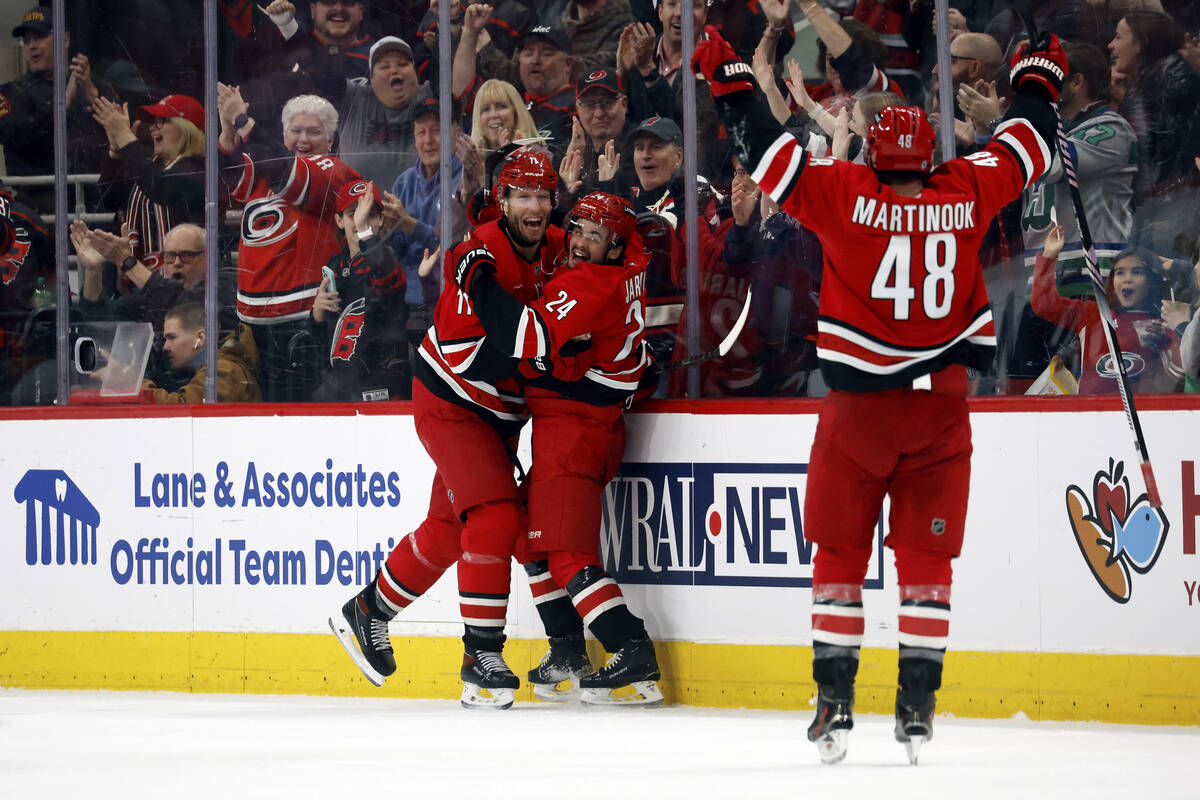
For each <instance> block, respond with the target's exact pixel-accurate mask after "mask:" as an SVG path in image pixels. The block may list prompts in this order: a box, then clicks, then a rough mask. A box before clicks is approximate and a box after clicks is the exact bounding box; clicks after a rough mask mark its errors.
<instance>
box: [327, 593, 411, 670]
mask: <svg viewBox="0 0 1200 800" xmlns="http://www.w3.org/2000/svg"><path fill="white" fill-rule="evenodd" d="M329 628H330V630H332V631H333V635H334V636H336V637H337V639H338V641H339V642H341V643H342V647H343V648H345V650H346V653H347V654H349V656H350V658H352V659H353V660H354V663H355V664H357V665H358V668H359V669H360V670H362V674H363V675H365V676H367V680H369V681H370V682H371V683H373V684H375V685H376V686H383V682H384V681H385V680H386V679H387V677H388V676H389V675H391V674H392V673H393V672H395V671H396V659H395V658H394V657H393V655H392V640H391V638H390V637H389V636H388V619H387V617H385V616H383V614H381V613H380V611H379V609H378V607H377V606H376V605H375V581H371V582H370V583H369V584H367V586H366V588H364V589H363V590H362V591H361V592H359V593H358V594H356V595H355V596H354V597H352V598H350V600H349V601H348V602H347V603H346V604H345V605H344V606H342V614H341V617H340V618H338V617H330V618H329Z"/></svg>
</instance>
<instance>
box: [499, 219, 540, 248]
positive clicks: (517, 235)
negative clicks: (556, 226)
mask: <svg viewBox="0 0 1200 800" xmlns="http://www.w3.org/2000/svg"><path fill="white" fill-rule="evenodd" d="M548 226H549V220H548V219H547V220H545V221H544V222H543V223H542V231H541V233H539V234H538V235H537V237H535V238H532V239H531V238H529V237H528V236H526V235H525V234H524V232H523V226H522V224H521V220H516V221H514V220H513V219H512V218H511V217H509V216H507V215H506V216H505V217H504V227H506V228H508V235H509V236H511V237H512V240H513V241H514V242H516V243H517V246H518V247H536V246H537V245H539V244H541V243H542V240H543V239H545V238H546V228H547V227H548Z"/></svg>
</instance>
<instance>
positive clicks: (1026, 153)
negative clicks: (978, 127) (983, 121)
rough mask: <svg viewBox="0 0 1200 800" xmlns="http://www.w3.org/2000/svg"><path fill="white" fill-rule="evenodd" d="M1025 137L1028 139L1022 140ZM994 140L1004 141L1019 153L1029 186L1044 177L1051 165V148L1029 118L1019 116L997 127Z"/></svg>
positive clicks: (1026, 184)
mask: <svg viewBox="0 0 1200 800" xmlns="http://www.w3.org/2000/svg"><path fill="white" fill-rule="evenodd" d="M1023 139H1024V140H1026V141H1022V140H1023ZM992 140H993V141H997V142H1003V143H1004V144H1006V145H1008V147H1009V148H1011V149H1012V150H1013V152H1015V153H1016V154H1017V159H1018V160H1019V161H1020V163H1021V173H1022V174H1023V175H1024V176H1025V186H1027V187H1028V186H1029V185H1030V184H1032V183H1033V182H1034V181H1036V180H1037V179H1038V178H1040V177H1042V175H1044V174H1045V173H1046V170H1047V169H1049V167H1050V148H1049V147H1047V146H1046V143H1045V142H1044V141H1042V137H1041V136H1040V135H1039V134H1038V132H1037V129H1035V128H1034V127H1033V126H1032V125H1030V124H1029V122H1028V121H1027V120H1024V119H1021V118H1019V117H1017V118H1014V119H1010V120H1008V121H1007V122H1005V123H1003V124H1001V125H1000V126H999V127H998V128H996V132H995V133H994V134H992ZM1030 142H1032V144H1033V145H1036V146H1037V150H1036V151H1033V150H1031V149H1030ZM1035 159H1036V160H1035Z"/></svg>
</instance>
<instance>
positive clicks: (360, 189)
mask: <svg viewBox="0 0 1200 800" xmlns="http://www.w3.org/2000/svg"><path fill="white" fill-rule="evenodd" d="M366 192H367V182H366V181H359V182H358V183H356V184H354V185H353V186H351V187H350V190H349V193H350V196H351V197H358V196H359V195H361V194H366Z"/></svg>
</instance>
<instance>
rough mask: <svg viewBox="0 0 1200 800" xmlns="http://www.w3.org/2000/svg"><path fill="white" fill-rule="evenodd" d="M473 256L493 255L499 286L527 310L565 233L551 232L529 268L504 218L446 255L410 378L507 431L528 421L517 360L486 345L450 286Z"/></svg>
mask: <svg viewBox="0 0 1200 800" xmlns="http://www.w3.org/2000/svg"><path fill="white" fill-rule="evenodd" d="M478 249H483V250H486V251H487V255H490V256H491V260H492V261H493V262H494V263H495V265H496V280H497V281H498V282H499V284H500V286H501V287H503V288H504V290H505V291H507V292H508V293H510V294H512V295H513V296H514V297H516V298H517V299H519V300H520V301H521V302H522V303H531V302H533V301H534V300H535V299H537V297H538V296H539V295H540V294H541V290H542V287H543V286H544V285H545V284H546V282H547V281H548V280H549V277H550V276H551V275H553V274H554V271H555V269H556V268H557V267H558V266H559V264H560V262H561V260H562V257H563V249H564V242H563V231H562V229H561V228H558V227H555V226H553V225H551V226H549V228H548V229H547V231H546V237H545V240H544V241H543V243H542V246H541V249H539V250H538V254H537V257H536V258H535V259H533V260H532V261H528V260H526V259H525V258H524V257H523V256H521V255H520V254H519V253H518V252H517V251H516V249H515V248H514V247H513V242H512V240H511V239H510V238H509V235H508V233H507V232H506V230H505V223H504V220H503V218H501V219H498V220H494V221H492V222H488V223H485V224H483V225H481V226H479V227H478V228H476V229H475V231H474V232H473V233H472V234H471V236H469V237H468V238H467V240H466V241H464V242H462V243H461V244H459V245H458V247H455V248H454V249H453V250H451V251H450V252H449V253H447V254H446V259H445V262H444V264H443V270H444V273H443V277H444V284H445V286H446V290H445V291H443V292H442V294H441V297H439V298H438V302H437V306H435V307H434V310H433V325H432V326H430V328H429V331H428V332H427V333H426V334H425V339H424V341H422V342H421V347H420V350H418V355H419V356H420V358H419V359H418V360H417V367H416V378H417V379H418V380H419V381H421V383H423V384H424V385H425V388H427V389H429V391H430V392H432V393H433V394H435V395H437V396H438V397H440V398H442V399H443V400H446V401H448V402H451V403H455V404H457V405H460V406H463V407H465V408H469V409H471V410H472V411H475V412H476V413H478V414H479V415H480V416H482V417H483V418H484V419H486V420H488V421H489V422H492V423H495V424H500V425H504V426H506V427H507V426H508V425H511V424H513V423H516V424H520V423H522V422H524V420H525V419H527V418H528V416H529V414H528V409H527V408H526V406H525V398H524V396H523V395H522V393H521V386H520V384H519V382H518V381H517V374H518V373H517V365H518V360H517V359H516V358H514V357H513V356H512V355H511V354H510V353H509V352H508V350H507V349H506V348H505V347H504V346H503V345H496V344H495V343H494V342H492V341H491V340H490V339H489V337H488V335H487V331H485V330H484V328H483V325H482V324H481V323H480V321H479V317H478V316H476V313H475V308H474V307H473V305H472V303H471V298H470V297H468V296H467V293H466V292H465V291H463V290H462V289H459V288H458V287H457V286H455V281H454V271H455V265H457V264H458V261H459V259H461V258H464V257H470V256H471V255H472V254H473V253H475V251H476V250H478ZM485 257H486V256H485Z"/></svg>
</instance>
